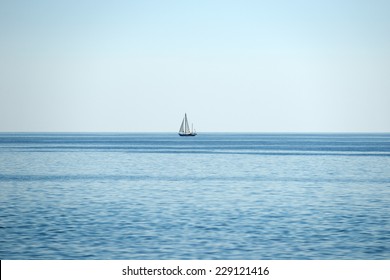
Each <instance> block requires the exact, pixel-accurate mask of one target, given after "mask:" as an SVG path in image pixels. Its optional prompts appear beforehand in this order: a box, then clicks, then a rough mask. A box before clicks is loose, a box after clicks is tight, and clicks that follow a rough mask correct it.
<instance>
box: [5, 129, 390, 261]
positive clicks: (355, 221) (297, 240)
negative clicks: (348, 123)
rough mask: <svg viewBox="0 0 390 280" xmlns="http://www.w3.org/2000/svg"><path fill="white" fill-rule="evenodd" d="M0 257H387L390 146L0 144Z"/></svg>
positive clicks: (296, 142)
mask: <svg viewBox="0 0 390 280" xmlns="http://www.w3.org/2000/svg"><path fill="white" fill-rule="evenodd" d="M0 259H3V260H4V259H23V260H35V259H50V260H51V259H60V260H67V259H77V260H78V259H81V260H85V259H88V260H106V259H113V260H122V259H126V260H140V259H142V260H147V259H156V260H176V259H183V260H186V259H192V260H195V259H196V260H199V259H201V260H217V259H218V260H220V259H234V260H249V259H260V260H268V259H275V260H289V259H298V260H312V259H316V260H328V259H331V260H339V259H348V260H361V259H364V260H380V259H386V260H388V259H390V134H386V133H383V134H379V133H377V134H358V133H353V134H348V133H340V134H331V133H317V134H305V133H287V134H286V133H199V134H198V136H196V137H179V136H178V135H177V133H0Z"/></svg>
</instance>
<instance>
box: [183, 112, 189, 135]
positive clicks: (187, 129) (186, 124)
mask: <svg viewBox="0 0 390 280" xmlns="http://www.w3.org/2000/svg"><path fill="white" fill-rule="evenodd" d="M184 119H185V133H190V128H189V126H188V120H187V113H185V115H184Z"/></svg>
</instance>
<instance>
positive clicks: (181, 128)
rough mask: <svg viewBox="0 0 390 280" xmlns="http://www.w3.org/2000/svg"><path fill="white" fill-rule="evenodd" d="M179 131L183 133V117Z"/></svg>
mask: <svg viewBox="0 0 390 280" xmlns="http://www.w3.org/2000/svg"><path fill="white" fill-rule="evenodd" d="M179 132H180V133H184V118H183V121H182V122H181V126H180V130H179Z"/></svg>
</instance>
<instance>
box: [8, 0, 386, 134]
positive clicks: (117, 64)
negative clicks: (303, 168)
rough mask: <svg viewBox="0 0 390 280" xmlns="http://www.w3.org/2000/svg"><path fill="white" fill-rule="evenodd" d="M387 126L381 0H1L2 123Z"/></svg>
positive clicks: (244, 128)
mask: <svg viewBox="0 0 390 280" xmlns="http://www.w3.org/2000/svg"><path fill="white" fill-rule="evenodd" d="M184 113H187V115H188V118H189V121H190V122H193V123H194V127H195V128H196V129H197V131H198V133H201V132H390V1H385V0H383V1H379V0H367V1H364V0H327V1H314V0H312V1H309V0H307V1H303V0H300V1H298V0H290V1H288V0H268V1H266V0H265V1H261V0H258V1H254V0H253V1H249V0H240V1H238V0H237V1H229V0H226V1H218V0H215V1H213V0H208V1H204V0H197V1H180V0H177V1H170V0H167V1H162V0H161V1H157V0H156V1H151V0H138V1H137V0H133V1H132V0H127V1H125V0H121V1H119V0H118V1H116V0H113V1H92V0H91V1H86V0H77V1H76V0H67V1H65V0H64V1H50V0H47V1H44V0H36V1H30V0H25V1H21V0H0V131H2V132H100V131H102V132H177V131H178V130H179V127H180V124H181V121H182V118H183V116H184Z"/></svg>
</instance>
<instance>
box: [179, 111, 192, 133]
mask: <svg viewBox="0 0 390 280" xmlns="http://www.w3.org/2000/svg"><path fill="white" fill-rule="evenodd" d="M179 135H180V136H195V135H196V131H195V130H194V125H192V127H191V130H190V127H189V125H188V120H187V114H184V118H183V121H182V122H181V126H180V130H179Z"/></svg>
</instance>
